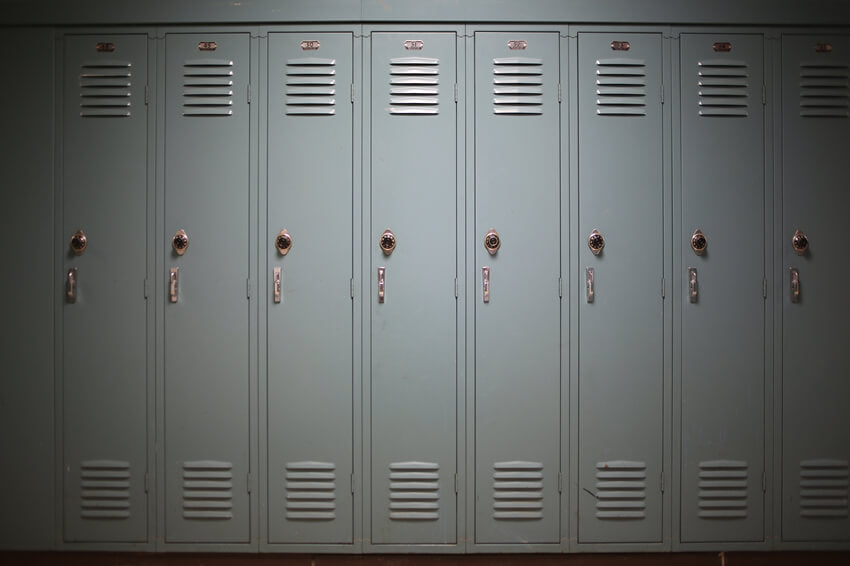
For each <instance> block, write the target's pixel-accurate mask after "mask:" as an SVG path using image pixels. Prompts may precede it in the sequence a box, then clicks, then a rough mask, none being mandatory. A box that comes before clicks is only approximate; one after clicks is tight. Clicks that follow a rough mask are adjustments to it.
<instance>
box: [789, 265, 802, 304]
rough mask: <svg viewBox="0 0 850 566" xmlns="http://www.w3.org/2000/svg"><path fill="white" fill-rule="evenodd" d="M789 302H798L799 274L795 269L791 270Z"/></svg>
mask: <svg viewBox="0 0 850 566" xmlns="http://www.w3.org/2000/svg"><path fill="white" fill-rule="evenodd" d="M791 302H792V303H799V302H800V272H799V271H797V268H796V267H792V268H791Z"/></svg>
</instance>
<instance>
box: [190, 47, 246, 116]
mask: <svg viewBox="0 0 850 566" xmlns="http://www.w3.org/2000/svg"><path fill="white" fill-rule="evenodd" d="M233 69H234V64H233V61H231V60H229V59H190V60H187V61H185V62H184V63H183V104H182V106H183V115H184V116H211V117H214V116H232V115H233V89H232V86H233V76H234V71H233Z"/></svg>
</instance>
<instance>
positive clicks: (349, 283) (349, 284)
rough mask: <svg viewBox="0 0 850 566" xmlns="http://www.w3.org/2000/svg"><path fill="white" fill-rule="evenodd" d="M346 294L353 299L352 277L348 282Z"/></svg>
mask: <svg viewBox="0 0 850 566" xmlns="http://www.w3.org/2000/svg"><path fill="white" fill-rule="evenodd" d="M348 294H349V295H350V296H351V298H352V299H353V298H354V277H352V278H351V279H349V280H348Z"/></svg>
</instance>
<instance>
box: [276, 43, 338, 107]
mask: <svg viewBox="0 0 850 566" xmlns="http://www.w3.org/2000/svg"><path fill="white" fill-rule="evenodd" d="M336 87H337V79H336V59H329V58H322V57H302V58H298V59H289V60H287V62H286V104H285V108H286V115H287V116H334V115H336V94H337V89H336Z"/></svg>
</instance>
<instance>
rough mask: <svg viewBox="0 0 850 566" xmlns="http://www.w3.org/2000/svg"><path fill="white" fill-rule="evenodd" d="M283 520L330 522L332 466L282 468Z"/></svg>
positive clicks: (333, 492)
mask: <svg viewBox="0 0 850 566" xmlns="http://www.w3.org/2000/svg"><path fill="white" fill-rule="evenodd" d="M286 518H287V519H289V520H290V521H332V520H333V519H335V518H336V467H335V466H334V465H333V464H331V463H328V462H290V463H289V464H287V465H286Z"/></svg>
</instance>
